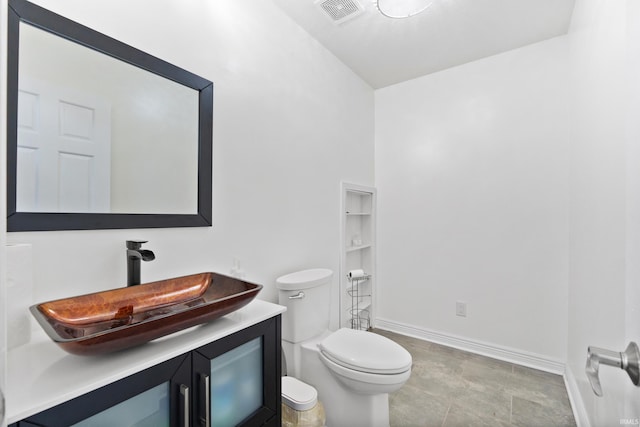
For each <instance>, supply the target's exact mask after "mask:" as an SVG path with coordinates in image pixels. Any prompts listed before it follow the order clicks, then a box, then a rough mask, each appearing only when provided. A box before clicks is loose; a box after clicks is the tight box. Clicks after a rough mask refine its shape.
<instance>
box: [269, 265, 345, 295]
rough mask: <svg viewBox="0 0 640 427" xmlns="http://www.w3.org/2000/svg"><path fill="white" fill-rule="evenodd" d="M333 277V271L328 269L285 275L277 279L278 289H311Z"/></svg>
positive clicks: (315, 269)
mask: <svg viewBox="0 0 640 427" xmlns="http://www.w3.org/2000/svg"><path fill="white" fill-rule="evenodd" d="M331 276H333V271H331V270H329V269H328V268H312V269H309V270H303V271H296V272H295V273H290V274H285V275H284V276H280V277H278V278H277V279H276V284H277V286H278V289H280V290H283V291H296V290H298V289H309V288H313V287H315V286H318V285H321V284H323V283H326V282H327V281H328V280H330V279H331Z"/></svg>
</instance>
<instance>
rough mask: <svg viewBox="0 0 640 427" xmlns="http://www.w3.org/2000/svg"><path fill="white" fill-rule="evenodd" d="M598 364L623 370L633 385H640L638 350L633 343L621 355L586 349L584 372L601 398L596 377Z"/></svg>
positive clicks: (614, 352)
mask: <svg viewBox="0 0 640 427" xmlns="http://www.w3.org/2000/svg"><path fill="white" fill-rule="evenodd" d="M600 364H603V365H607V366H615V367H618V368H620V369H623V370H625V371H626V372H627V374H629V378H631V381H632V382H633V384H635V385H638V384H640V350H639V349H638V346H637V344H636V343H635V342H633V341H631V342H630V343H629V345H628V346H627V349H626V350H625V351H623V352H622V353H619V352H616V351H611V350H606V349H604V348H598V347H591V346H590V347H589V348H588V349H587V365H586V367H585V372H586V373H587V378H589V383H591V388H592V389H593V392H594V393H595V394H596V395H597V396H602V386H601V385H600V377H599V375H598V370H599V368H600Z"/></svg>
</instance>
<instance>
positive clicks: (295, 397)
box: [282, 377, 318, 411]
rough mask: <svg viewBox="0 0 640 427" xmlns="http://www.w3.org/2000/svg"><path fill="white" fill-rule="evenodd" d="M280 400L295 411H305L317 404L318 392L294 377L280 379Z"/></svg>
mask: <svg viewBox="0 0 640 427" xmlns="http://www.w3.org/2000/svg"><path fill="white" fill-rule="evenodd" d="M282 400H283V401H284V403H285V404H286V405H287V406H288V407H290V408H292V409H295V410H296V411H307V410H309V409H311V408H313V407H314V406H316V403H317V402H318V392H317V391H316V389H315V388H313V387H312V386H310V385H309V384H307V383H303V382H302V381H300V380H299V379H297V378H294V377H282Z"/></svg>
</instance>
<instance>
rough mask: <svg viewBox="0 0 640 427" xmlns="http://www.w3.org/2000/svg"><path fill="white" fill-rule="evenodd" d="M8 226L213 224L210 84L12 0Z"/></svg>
mask: <svg viewBox="0 0 640 427" xmlns="http://www.w3.org/2000/svg"><path fill="white" fill-rule="evenodd" d="M8 30H9V31H8V47H9V49H8V70H7V76H8V85H7V101H8V106H7V112H8V115H7V120H8V123H7V211H8V218H7V229H8V230H9V231H35V230H85V229H108V228H157V227H194V226H210V225H211V210H212V206H211V200H212V183H211V177H212V171H211V169H212V115H213V84H212V83H211V82H210V81H208V80H206V79H204V78H202V77H199V76H197V75H195V74H193V73H190V72H188V71H186V70H183V69H181V68H179V67H176V66H174V65H171V64H169V63H167V62H165V61H163V60H161V59H158V58H156V57H153V56H151V55H149V54H147V53H144V52H142V51H140V50H138V49H135V48H133V47H131V46H128V45H126V44H124V43H122V42H119V41H117V40H115V39H112V38H110V37H108V36H106V35H104V34H101V33H98V32H96V31H94V30H92V29H90V28H87V27H85V26H82V25H80V24H78V23H76V22H73V21H70V20H69V19H66V18H64V17H62V16H60V15H57V14H55V13H53V12H51V11H48V10H46V9H43V8H41V7H39V6H37V5H35V4H32V3H29V2H27V1H25V0H10V1H9V28H8Z"/></svg>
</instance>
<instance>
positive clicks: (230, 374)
mask: <svg viewBox="0 0 640 427" xmlns="http://www.w3.org/2000/svg"><path fill="white" fill-rule="evenodd" d="M262 369H263V367H262V337H258V338H256V339H254V340H252V341H249V342H247V343H245V344H242V345H241V346H239V347H236V348H234V349H233V350H231V351H228V352H226V353H224V354H222V355H220V356H218V357H216V358H215V359H213V360H211V426H212V427H231V426H235V425H237V424H238V423H240V422H241V421H242V420H244V419H245V418H247V417H248V416H249V415H251V414H252V413H253V412H255V411H256V410H257V409H259V408H260V407H261V406H262V402H263V400H262V399H263V385H262Z"/></svg>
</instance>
